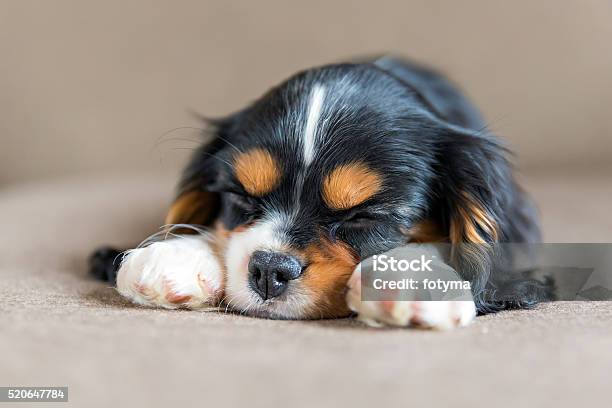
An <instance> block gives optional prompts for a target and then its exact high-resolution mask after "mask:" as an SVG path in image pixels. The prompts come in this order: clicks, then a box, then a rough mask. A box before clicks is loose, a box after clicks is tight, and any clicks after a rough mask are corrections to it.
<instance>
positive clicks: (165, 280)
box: [117, 236, 223, 309]
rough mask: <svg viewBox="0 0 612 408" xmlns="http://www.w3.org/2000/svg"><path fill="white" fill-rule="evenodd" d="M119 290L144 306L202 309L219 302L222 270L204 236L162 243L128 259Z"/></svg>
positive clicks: (121, 271)
mask: <svg viewBox="0 0 612 408" xmlns="http://www.w3.org/2000/svg"><path fill="white" fill-rule="evenodd" d="M117 289H118V291H119V293H121V294H122V295H123V296H125V297H126V298H128V299H130V300H131V301H132V302H134V303H138V304H141V305H146V306H161V307H165V308H169V309H175V308H178V307H186V308H190V309H198V308H202V307H206V306H210V305H212V304H214V303H216V302H217V301H218V300H219V297H220V295H221V293H222V291H223V279H222V273H221V266H220V265H219V261H218V260H217V257H216V256H215V255H214V253H213V251H212V249H211V248H210V246H209V245H208V243H207V242H206V241H205V239H203V238H202V237H200V236H182V237H178V238H173V239H168V240H164V241H158V242H154V243H152V244H150V245H148V246H146V247H143V248H136V249H133V250H131V251H129V252H128V253H127V254H126V255H125V256H124V258H123V262H122V263H121V267H120V268H119V271H118V273H117Z"/></svg>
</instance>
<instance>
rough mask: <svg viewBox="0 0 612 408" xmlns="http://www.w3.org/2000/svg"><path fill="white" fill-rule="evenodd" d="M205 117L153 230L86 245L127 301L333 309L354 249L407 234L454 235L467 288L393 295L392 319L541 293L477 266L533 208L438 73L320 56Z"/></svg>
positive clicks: (95, 265)
mask: <svg viewBox="0 0 612 408" xmlns="http://www.w3.org/2000/svg"><path fill="white" fill-rule="evenodd" d="M208 122H209V123H208V125H209V129H210V130H211V133H212V138H211V139H210V140H208V141H207V142H206V143H203V144H202V146H201V147H200V148H199V149H198V150H197V151H195V154H194V155H193V157H192V159H191V161H190V163H189V164H188V166H187V167H186V169H185V170H184V173H183V177H182V180H181V182H180V186H179V189H178V194H177V198H176V200H175V201H174V203H173V204H172V206H171V207H170V209H169V212H168V215H167V218H166V224H167V226H168V227H167V228H168V229H167V230H166V231H165V232H164V235H165V236H166V239H162V240H152V241H149V242H147V243H146V245H141V246H139V247H138V248H136V249H133V250H129V251H127V252H125V253H121V252H120V251H118V250H115V249H111V248H103V249H101V250H98V251H97V252H96V253H94V255H92V257H91V259H90V267H91V272H92V273H93V274H94V275H96V276H98V277H102V278H104V279H107V280H109V281H111V282H115V281H116V284H117V288H118V290H119V292H120V293H121V294H122V295H124V296H125V297H127V298H128V299H130V300H131V301H132V302H134V303H138V304H142V305H148V306H157V307H165V308H190V309H197V308H202V307H210V306H223V307H225V308H227V309H229V310H235V311H237V312H242V313H245V314H248V315H253V316H260V317H268V318H276V319H313V318H336V317H344V316H348V315H350V314H351V308H349V303H350V302H349V303H347V292H350V291H351V290H354V289H355V288H354V286H355V284H356V285H357V286H358V282H357V283H355V282H353V281H352V282H353V284H352V285H350V288H349V287H348V286H347V283H349V279H350V278H351V275H352V274H353V272H354V271H355V269H356V267H357V266H358V264H359V263H360V261H361V260H364V259H366V258H367V257H370V256H372V255H375V254H380V253H383V252H385V251H388V250H390V249H393V248H396V247H400V246H402V245H405V244H407V243H411V242H418V243H429V242H441V243H449V244H451V245H457V250H456V251H455V253H454V254H453V257H452V260H451V262H452V266H453V268H454V269H455V270H456V271H457V272H458V273H459V274H460V276H461V277H462V278H463V279H466V280H469V281H470V282H471V284H472V295H473V301H456V302H453V301H449V302H400V304H399V306H401V307H404V308H408V309H409V310H410V311H411V312H410V313H412V315H411V318H410V319H409V320H408V322H407V324H408V325H418V326H426V327H446V326H453V325H463V324H467V323H468V322H469V321H470V320H472V319H473V317H474V316H475V315H476V313H489V312H495V311H498V310H502V309H507V308H522V307H530V306H533V305H535V304H536V303H537V302H539V301H541V300H545V299H547V298H548V297H549V295H550V291H549V288H547V287H546V285H545V284H544V283H542V282H539V281H537V280H533V279H529V278H526V277H525V278H521V279H516V278H508V279H503V278H501V279H500V278H495V279H494V278H493V276H494V275H493V274H492V273H491V268H492V265H493V263H492V262H491V259H492V257H493V256H494V255H493V253H494V251H495V245H496V244H498V243H504V242H512V243H526V242H537V241H538V240H539V239H540V235H539V228H538V220H537V214H536V211H535V210H534V207H533V206H532V204H531V203H530V201H529V199H528V198H527V197H526V195H525V193H524V192H523V191H522V190H521V188H520V187H519V186H518V185H517V183H516V182H515V180H514V177H513V174H512V167H511V165H510V164H509V162H508V159H507V153H508V151H507V149H506V148H505V147H504V146H503V144H502V143H501V142H500V141H499V140H498V139H497V138H496V137H495V136H494V135H492V134H491V133H490V132H489V131H488V130H487V126H486V125H485V123H484V122H483V120H482V118H481V116H480V114H479V113H478V111H477V110H476V108H475V107H474V106H473V105H472V104H471V103H470V102H469V101H468V100H467V99H466V97H465V96H464V95H462V93H461V92H460V91H459V90H458V89H457V88H456V87H455V86H454V85H452V84H451V83H450V82H449V81H448V80H446V79H445V78H444V77H442V76H441V75H440V74H438V73H436V72H434V71H432V70H430V69H427V68H424V67H422V66H419V65H416V64H414V63H412V62H408V61H404V60H400V59H397V58H390V57H384V58H380V59H373V60H367V61H360V62H357V63H345V64H334V65H327V66H323V67H320V68H314V69H309V70H306V71H303V72H300V73H298V74H296V75H294V76H293V77H291V78H289V79H288V80H286V81H285V82H283V83H281V84H280V85H278V86H276V87H274V88H272V89H271V90H270V91H268V92H267V93H266V94H264V95H263V96H262V97H261V98H259V99H258V100H256V101H255V102H254V103H252V104H250V105H249V106H247V107H246V108H244V109H242V110H240V111H238V112H236V113H234V114H231V115H230V116H228V117H225V118H222V119H217V120H209V121H208ZM120 255H121V256H120ZM357 290H358V288H357ZM496 294H497V295H499V294H503V296H496ZM349 295H350V293H349ZM354 299H355V298H354V297H353V300H354ZM352 303H353V305H352V306H351V307H352V308H353V309H354V310H356V309H358V308H359V307H358V306H355V305H354V303H355V302H354V301H353V302H352ZM383 309H385V308H382V309H381V310H383ZM387 309H388V308H387Z"/></svg>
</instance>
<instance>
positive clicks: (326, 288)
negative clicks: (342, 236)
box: [301, 239, 358, 318]
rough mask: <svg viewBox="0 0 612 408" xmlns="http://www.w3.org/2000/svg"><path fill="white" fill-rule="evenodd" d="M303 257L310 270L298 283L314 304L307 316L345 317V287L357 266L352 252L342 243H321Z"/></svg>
mask: <svg viewBox="0 0 612 408" xmlns="http://www.w3.org/2000/svg"><path fill="white" fill-rule="evenodd" d="M303 256H304V257H305V258H306V259H307V260H308V262H309V266H308V269H306V271H305V273H304V276H303V277H302V279H301V281H302V284H303V285H304V286H305V287H306V288H307V289H308V290H309V291H310V292H311V293H312V297H313V304H314V306H313V308H312V309H311V310H309V311H307V312H306V314H307V315H308V316H309V317H312V318H331V317H343V316H348V315H349V314H350V313H351V311H350V310H349V308H348V306H347V305H346V300H345V295H346V284H347V282H348V280H349V278H350V277H351V275H352V273H353V270H354V269H355V266H356V265H357V263H358V260H357V257H356V255H355V254H354V252H353V251H352V250H351V249H350V248H349V247H348V246H347V245H345V244H343V243H341V242H336V243H332V242H329V241H328V240H325V239H322V240H320V241H319V242H318V243H316V244H313V245H311V246H309V247H308V248H306V250H305V251H304V254H303Z"/></svg>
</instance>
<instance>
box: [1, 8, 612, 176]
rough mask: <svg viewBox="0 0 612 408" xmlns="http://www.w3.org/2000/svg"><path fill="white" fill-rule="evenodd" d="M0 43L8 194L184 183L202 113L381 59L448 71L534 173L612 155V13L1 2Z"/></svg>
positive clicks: (216, 111) (220, 111)
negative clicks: (144, 178)
mask: <svg viewBox="0 0 612 408" xmlns="http://www.w3.org/2000/svg"><path fill="white" fill-rule="evenodd" d="M0 32H1V35H0V55H1V56H2V57H1V58H2V60H1V63H0V141H1V143H0V186H2V185H8V184H14V183H17V182H21V181H28V180H40V179H46V178H52V177H58V176H66V175H73V174H75V173H79V174H90V173H91V174H93V173H120V174H122V175H126V174H129V173H130V172H134V173H136V172H138V173H151V172H160V173H165V174H172V175H173V174H174V173H175V172H176V171H178V168H179V166H180V164H181V163H182V162H183V161H184V159H185V156H186V155H187V153H188V148H190V147H192V146H193V143H191V142H188V141H184V140H176V139H177V138H180V139H193V138H195V136H196V134H195V132H194V131H192V130H179V131H176V132H171V133H170V134H167V135H165V136H163V137H162V135H163V134H164V132H166V131H168V130H170V129H173V128H176V127H180V126H194V125H197V122H196V121H195V120H194V119H193V118H192V117H191V116H190V114H189V111H190V110H193V111H197V112H200V113H204V114H207V115H223V114H226V113H228V112H230V111H232V110H234V109H238V108H240V107H241V106H243V105H244V104H246V103H248V102H249V101H251V100H252V99H254V98H256V97H257V96H258V95H260V94H261V93H262V92H264V91H265V90H266V89H267V88H269V87H270V86H272V85H274V84H276V83H278V82H279V81H281V80H282V79H284V78H285V77H287V76H289V75H291V74H292V73H294V72H295V71H297V70H300V69H303V68H306V67H309V66H313V65H318V64H323V63H327V62H333V61H338V60H342V59H343V58H350V57H353V56H359V55H363V54H372V53H381V52H391V53H396V54H401V55H405V56H408V57H412V58H415V59H417V60H420V61H423V62H427V63H429V64H431V65H433V66H436V67H438V68H440V69H442V70H443V71H445V72H447V73H448V74H449V75H450V76H451V77H452V78H453V79H454V80H456V81H457V82H458V83H459V84H460V85H462V87H463V88H464V89H465V90H466V91H467V93H468V94H469V95H470V96H471V97H472V98H473V99H474V100H475V101H476V103H477V104H478V105H479V106H480V107H481V109H482V110H483V111H484V113H485V116H486V117H487V119H488V121H489V123H490V124H491V127H492V128H493V129H494V130H495V131H496V132H497V133H498V134H500V135H502V136H504V137H506V138H507V139H508V140H509V141H510V142H511V145H512V146H513V148H514V150H515V151H516V152H517V154H518V156H517V157H518V159H517V160H518V164H519V165H520V166H521V168H523V169H525V170H526V171H531V170H532V169H533V170H536V169H543V168H550V169H560V170H565V171H568V170H567V169H568V168H570V167H571V168H575V167H588V166H598V165H601V164H605V163H606V162H607V161H609V156H610V155H611V154H612V120H610V119H611V118H610V114H611V113H612V110H611V107H612V52H611V48H610V47H611V44H612V41H611V40H612V2H610V1H574V2H570V1H566V2H559V1H554V0H550V1H516V2H507V1H465V2H464V1H453V2H450V1H446V2H442V1H440V2H438V1H398V2H386V1H377V2H373V1H370V2H329V1H303V2H286V1H278V2H272V1H250V2H248V1H244V2H233V1H232V2H230V1H114V0H113V1H97V2H93V1H64V0H53V1H31V0H27V1H26V0H20V1H17V0H0ZM160 137H162V138H161V139H160ZM160 140H161V141H162V143H159V142H160ZM164 140H167V141H164Z"/></svg>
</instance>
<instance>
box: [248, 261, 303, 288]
mask: <svg viewBox="0 0 612 408" xmlns="http://www.w3.org/2000/svg"><path fill="white" fill-rule="evenodd" d="M301 274H302V265H301V264H300V262H299V261H298V260H297V259H295V258H294V257H292V256H290V255H286V254H281V253H278V252H268V251H255V252H253V255H251V260H250V261H249V284H250V285H251V288H252V289H253V290H254V291H255V292H257V294H258V295H259V296H261V298H262V299H263V300H266V299H271V298H274V297H277V296H279V295H280V294H281V293H283V292H284V291H285V289H287V285H288V283H289V281H290V280H292V279H297V278H298V277H299V276H300V275H301Z"/></svg>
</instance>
